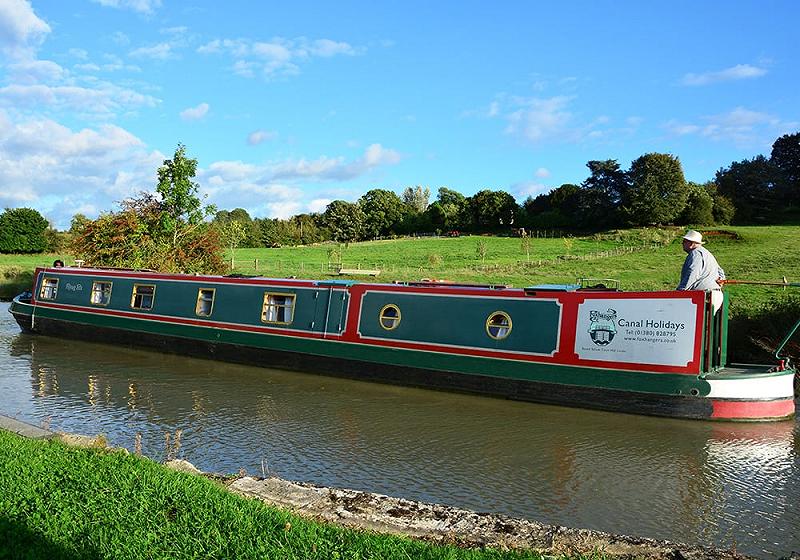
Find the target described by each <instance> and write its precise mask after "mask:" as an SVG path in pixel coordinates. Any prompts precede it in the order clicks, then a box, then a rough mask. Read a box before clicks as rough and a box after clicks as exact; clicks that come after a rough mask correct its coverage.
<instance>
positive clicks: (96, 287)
mask: <svg viewBox="0 0 800 560" xmlns="http://www.w3.org/2000/svg"><path fill="white" fill-rule="evenodd" d="M89 301H90V302H91V303H92V305H108V304H109V302H110V301H111V282H92V295H91V298H90V299H89Z"/></svg>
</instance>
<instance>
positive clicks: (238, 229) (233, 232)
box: [218, 220, 247, 268]
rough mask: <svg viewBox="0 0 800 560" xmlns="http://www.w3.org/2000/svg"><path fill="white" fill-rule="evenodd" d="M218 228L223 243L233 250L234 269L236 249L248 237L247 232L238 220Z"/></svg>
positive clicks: (229, 221)
mask: <svg viewBox="0 0 800 560" xmlns="http://www.w3.org/2000/svg"><path fill="white" fill-rule="evenodd" d="M218 227H219V234H220V238H221V239H222V242H223V243H225V245H226V246H227V247H228V248H229V249H230V250H231V268H233V263H234V258H235V254H236V248H237V247H238V246H239V243H241V242H242V241H243V240H244V238H245V237H247V231H246V230H245V226H244V225H243V224H242V222H240V221H238V220H228V221H227V222H225V223H224V224H222V225H220V226H218Z"/></svg>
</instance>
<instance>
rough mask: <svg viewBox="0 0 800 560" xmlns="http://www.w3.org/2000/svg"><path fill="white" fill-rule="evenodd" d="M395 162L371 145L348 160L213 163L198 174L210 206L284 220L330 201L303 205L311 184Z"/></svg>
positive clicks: (317, 209) (396, 156) (394, 154)
mask: <svg viewBox="0 0 800 560" xmlns="http://www.w3.org/2000/svg"><path fill="white" fill-rule="evenodd" d="M400 159H401V156H400V154H399V153H398V152H396V151H395V150H391V149H387V148H384V147H383V146H381V145H380V144H372V145H371V146H369V147H368V148H367V149H366V150H365V151H364V154H363V155H362V156H361V157H359V158H357V159H355V160H353V161H351V162H347V161H346V160H345V158H342V157H336V158H331V157H325V156H322V157H320V158H317V159H314V160H308V159H305V158H301V159H298V160H287V161H279V162H270V163H265V164H261V165H254V164H250V163H244V162H242V161H217V162H214V163H212V164H211V165H209V166H208V167H207V168H205V169H202V170H200V171H198V180H199V181H200V183H201V184H202V185H205V190H206V192H208V194H209V199H210V202H213V203H214V204H217V205H218V206H219V207H220V208H236V207H240V206H243V207H245V208H246V209H247V210H248V212H250V213H251V214H252V215H256V216H257V215H264V214H266V215H267V216H270V217H289V216H291V215H293V214H297V213H299V212H303V211H307V212H320V211H324V210H325V207H326V206H327V205H328V204H329V203H330V201H331V200H332V199H331V198H329V197H320V196H317V197H314V198H311V200H310V202H308V203H305V202H304V199H305V198H306V197H308V195H307V192H308V191H309V189H313V188H315V187H314V186H313V185H314V184H315V183H332V182H344V181H348V180H351V179H355V178H357V177H359V176H361V175H364V174H366V173H368V172H369V171H371V170H372V169H375V168H377V167H380V166H385V165H394V164H396V163H398V162H399V161H400ZM327 194H330V193H327ZM243 201H246V203H244V204H243Z"/></svg>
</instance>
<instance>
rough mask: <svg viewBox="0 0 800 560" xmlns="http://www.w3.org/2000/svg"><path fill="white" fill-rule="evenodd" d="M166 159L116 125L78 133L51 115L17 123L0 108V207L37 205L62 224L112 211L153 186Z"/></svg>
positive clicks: (49, 217) (87, 129)
mask: <svg viewBox="0 0 800 560" xmlns="http://www.w3.org/2000/svg"><path fill="white" fill-rule="evenodd" d="M163 160H164V155H163V154H161V153H159V152H157V151H148V150H147V148H146V147H145V146H144V143H143V142H142V141H141V140H140V139H139V138H137V137H136V136H134V135H133V134H131V133H130V132H128V131H126V130H124V129H122V128H120V127H117V126H114V125H104V126H101V127H98V128H84V129H81V130H77V131H75V130H71V129H70V128H68V127H66V126H64V125H62V124H60V123H58V122H56V121H53V120H51V119H44V118H38V119H29V120H17V121H14V120H12V118H11V117H9V115H7V114H6V113H5V112H3V111H0V184H2V185H3V186H4V188H3V189H2V190H1V191H0V207H1V206H19V205H20V204H24V205H26V206H31V207H34V208H36V209H37V210H39V211H40V212H42V213H43V214H44V215H45V217H47V218H48V219H50V220H52V221H53V222H54V223H55V224H56V227H59V228H66V227H68V226H69V221H70V219H71V218H72V216H73V215H74V214H75V213H76V212H82V213H87V212H86V209H87V208H99V209H102V210H111V209H113V208H114V206H115V205H114V203H115V202H116V201H119V200H122V199H123V198H125V197H127V196H131V195H134V194H136V193H137V192H138V191H141V190H152V188H153V187H154V185H155V182H156V169H158V166H159V165H160V164H161V163H162V162H163ZM95 215H96V214H95Z"/></svg>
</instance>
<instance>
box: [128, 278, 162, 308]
mask: <svg viewBox="0 0 800 560" xmlns="http://www.w3.org/2000/svg"><path fill="white" fill-rule="evenodd" d="M139 288H153V293H152V294H149V295H150V307H136V306H135V305H134V303H135V302H136V296H137V295H143V294H138V293H137V290H138V289H139ZM155 305H156V285H155V284H136V283H134V285H133V289H132V290H131V309H137V310H139V311H152V310H153V308H154V307H155Z"/></svg>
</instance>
